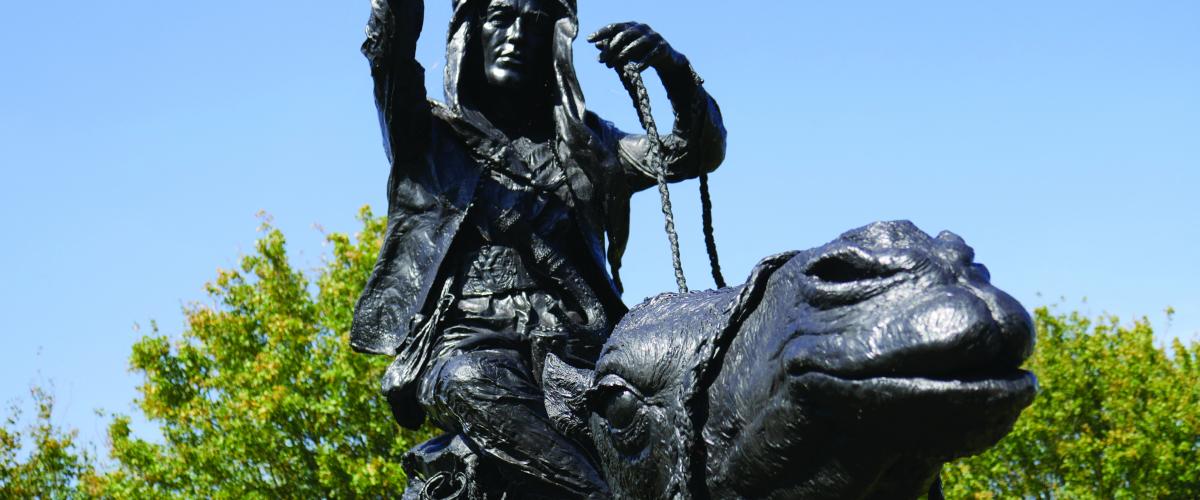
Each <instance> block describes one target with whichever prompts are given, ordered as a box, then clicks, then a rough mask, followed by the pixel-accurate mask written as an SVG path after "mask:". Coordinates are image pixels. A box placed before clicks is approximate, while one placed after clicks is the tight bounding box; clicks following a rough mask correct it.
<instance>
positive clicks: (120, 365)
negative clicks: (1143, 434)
mask: <svg viewBox="0 0 1200 500" xmlns="http://www.w3.org/2000/svg"><path fill="white" fill-rule="evenodd" d="M580 3H582V4H583V5H582V6H581V18H582V24H583V29H584V30H585V31H587V32H590V31H591V30H594V29H596V28H598V27H600V26H602V25H603V24H606V23H609V22H616V21H624V20H640V21H644V22H647V23H649V24H650V25H651V26H653V27H654V28H656V29H657V30H658V31H660V32H661V33H663V34H664V35H665V36H666V37H667V39H668V40H669V41H671V42H672V43H673V45H674V46H675V47H676V48H677V49H678V50H680V51H681V52H684V53H685V54H687V55H688V56H689V57H690V58H691V59H692V61H693V63H694V65H695V67H696V68H697V70H698V71H699V72H700V74H701V75H702V76H704V77H705V79H706V80H708V85H707V87H708V89H709V90H710V92H711V93H712V94H713V95H714V96H715V97H716V98H717V100H718V101H719V102H720V104H721V106H722V108H723V110H724V114H725V119H726V125H727V127H728V129H729V154H728V158H727V160H726V162H725V165H724V166H723V167H722V169H721V170H719V171H718V172H717V173H716V174H714V175H713V177H712V183H713V197H714V202H715V204H716V227H717V238H718V243H719V245H720V248H721V251H722V257H723V261H724V265H725V268H726V272H727V275H728V276H729V278H730V279H731V281H739V280H740V279H742V278H743V277H744V276H745V274H746V272H748V270H749V269H750V267H751V266H752V265H753V264H754V263H755V262H756V261H757V260H758V259H759V258H760V257H762V256H765V255H768V254H771V253H775V252H778V251H782V250H787V249H799V248H808V247H811V246H814V245H818V244H820V243H823V242H825V241H828V240H830V239H832V238H834V237H835V236H837V234H839V233H840V232H842V231H845V230H847V229H851V228H853V227H857V226H861V225H863V224H866V223H869V222H871V221H874V220H882V219H910V220H912V221H914V222H916V223H917V224H918V225H919V226H920V227H922V228H923V229H925V230H926V231H928V232H932V233H936V232H937V231H940V230H942V229H950V230H952V231H955V232H957V233H958V234H960V235H962V236H963V237H964V238H965V239H966V240H967V242H968V243H970V244H971V245H973V246H974V247H975V249H976V252H977V255H978V258H979V260H980V261H982V262H984V263H986V264H987V265H988V267H989V268H990V269H991V271H992V275H993V280H994V282H995V283H996V284H997V285H998V286H1000V287H1001V288H1003V289H1005V290H1008V291H1009V292H1010V293H1012V294H1013V295H1014V296H1016V297H1017V298H1018V299H1020V300H1021V301H1022V302H1023V303H1024V304H1025V305H1026V306H1028V307H1031V308H1032V307H1036V306H1040V305H1046V304H1055V303H1058V304H1062V306H1061V307H1062V308H1064V309H1079V310H1081V311H1084V312H1086V313H1089V314H1093V315H1096V314H1100V313H1104V312H1108V313H1114V314H1119V315H1120V316H1122V317H1123V318H1125V319H1127V320H1129V319H1132V318H1134V317H1139V316H1147V317H1148V318H1149V319H1150V320H1151V321H1152V322H1153V323H1154V324H1155V326H1156V327H1157V328H1158V330H1159V334H1160V340H1162V341H1164V342H1165V341H1166V340H1167V339H1169V338H1173V337H1181V338H1184V339H1187V340H1200V333H1198V332H1200V286H1197V283H1200V263H1198V262H1200V261H1198V260H1197V258H1198V257H1200V255H1198V254H1197V251H1196V248H1197V247H1200V222H1197V220H1196V217H1197V215H1200V209H1198V202H1197V196H1196V194H1195V191H1196V190H1197V188H1198V186H1200V168H1197V167H1200V31H1198V30H1197V29H1196V27H1197V26H1200V3H1197V2H1194V1H1157V2H1113V1H1100V0H1091V1H1060V2H1034V1H1010V2H960V1H955V2H952V1H929V2H884V1H871V2H868V1H863V2H801V1H796V2H779V1H770V2H768V1H744V2H737V3H731V2H716V1H709V0H702V1H698V2H697V1H692V2H684V1H680V0H656V1H654V2H637V1H633V0H603V1H589V0H583V1H581V2H580ZM427 10H428V12H427V14H428V16H427V19H426V29H425V36H424V38H423V40H422V46H421V48H420V57H421V59H422V61H423V62H424V63H425V65H426V67H427V69H428V75H429V88H430V89H431V93H432V94H433V95H435V96H440V88H441V86H440V74H441V69H442V64H441V59H442V54H441V51H442V48H443V36H444V32H445V26H446V23H447V18H448V15H449V2H448V1H447V2H430V3H429V5H428V6H427ZM366 14H367V2H366V1H365V0H363V1H353V2H351V1H339V2H330V1H315V0H297V1H293V2H282V1H277V0H270V1H261V2H235V1H229V0H215V1H209V2H162V1H149V0H124V1H121V2H81V1H77V0H67V1H62V2H44V1H38V0H13V1H9V2H5V3H4V4H3V6H0V64H2V67H3V73H2V74H0V231H2V233H0V234H3V235H4V237H3V240H2V242H0V259H2V260H0V262H3V263H4V264H5V273H4V277H3V278H0V337H2V338H3V347H2V348H0V400H3V401H9V400H15V399H21V398H24V399H26V400H27V388H28V387H29V385H30V384H31V383H40V384H47V383H50V384H52V385H53V391H54V393H55V394H56V395H57V397H58V400H59V404H60V410H61V413H60V420H59V421H60V422H62V423H64V424H67V425H70V426H73V427H78V428H80V429H81V431H82V434H83V437H84V438H85V439H96V440H99V442H103V435H104V428H105V422H106V421H105V420H104V419H101V418H98V417H96V416H95V415H94V413H93V410H94V409H97V408H103V409H105V410H108V411H110V412H122V413H131V412H134V408H133V407H132V406H131V405H130V401H131V400H132V399H133V398H134V397H135V392H134V387H135V386H136V385H137V383H138V382H139V381H138V379H137V377H135V376H133V375H131V374H129V373H127V371H126V370H127V362H126V359H127V357H128V354H129V347H130V345H131V344H132V343H133V342H134V341H135V340H136V339H138V338H139V337H140V336H141V335H143V334H144V333H145V331H146V328H143V329H142V331H140V332H139V331H138V330H137V329H136V327H135V324H141V325H143V326H145V325H148V323H149V321H150V320H152V319H154V320H157V321H158V323H159V325H160V326H161V327H162V330H163V331H164V332H166V333H171V334H177V333H178V332H179V331H181V330H182V328H183V324H182V315H181V313H180V310H181V308H182V306H183V305H184V304H187V303H190V302H193V301H204V300H206V298H205V296H204V294H203V289H202V286H203V284H204V283H205V282H206V281H208V280H210V279H212V278H213V277H214V276H215V271H216V269H217V268H218V267H227V268H228V267H233V266H235V265H236V262H237V260H238V258H239V256H240V255H242V254H244V253H247V252H249V251H251V249H252V248H253V242H254V240H255V238H256V237H257V232H256V228H257V227H258V225H259V219H258V218H256V216H255V214H256V213H257V212H259V211H266V212H267V213H269V214H271V216H272V217H273V220H274V223H275V225H277V226H278V227H280V228H281V229H283V230H284V231H285V233H286V234H287V235H288V237H289V242H290V250H291V253H292V255H293V258H294V259H295V260H296V262H298V263H299V264H300V265H301V267H303V268H305V269H315V268H317V267H319V266H320V265H321V259H322V257H323V256H324V255H325V254H326V251H327V249H326V248H325V247H324V246H323V243H322V241H323V237H322V235H321V232H320V231H318V230H317V229H315V228H314V226H315V225H319V226H320V227H322V228H324V230H325V231H339V232H351V231H354V230H355V229H356V223H355V221H354V215H355V213H356V212H357V209H358V208H359V207H360V206H362V205H364V204H370V205H371V206H373V207H376V209H377V211H379V212H382V210H383V206H384V198H383V195H384V182H385V180H386V175H387V166H386V164H385V161H384V157H383V153H382V148H381V145H380V138H379V133H378V130H377V125H376V121H375V111H374V108H373V103H372V101H371V90H370V79H369V76H368V72H367V67H366V63H365V61H364V60H363V59H362V58H361V56H360V55H359V54H358V52H357V50H358V44H359V43H360V42H361V36H362V26H363V23H364V21H365V19H366ZM576 51H577V54H576V61H577V64H578V66H579V74H580V78H581V80H582V82H583V85H584V91H585V94H586V96H587V98H588V104H589V107H590V108H592V109H594V110H596V111H597V112H599V113H600V114H601V115H603V116H605V117H607V118H609V119H611V120H614V121H616V122H617V123H618V124H619V125H621V126H623V127H625V128H626V129H627V130H634V129H635V128H636V121H635V116H634V113H633V110H632V108H631V106H630V104H629V102H628V98H627V97H626V96H625V94H624V91H623V90H622V89H621V87H620V85H619V83H618V81H617V79H616V76H615V74H614V73H612V72H611V71H610V70H608V69H607V68H604V67H603V66H601V65H599V64H597V63H595V62H594V61H595V51H594V49H592V48H591V47H589V46H586V45H585V44H584V43H582V42H580V43H578V44H577V46H576ZM651 81H652V82H653V80H651ZM654 98H655V102H656V103H657V104H658V108H659V109H658V111H659V112H660V118H659V121H660V123H669V119H670V114H669V109H668V107H667V105H666V100H665V97H664V96H663V94H662V92H660V91H658V92H655V93H654ZM664 126H665V125H664ZM673 195H674V198H675V203H676V207H677V211H678V213H677V217H678V218H679V219H680V221H681V223H680V231H681V233H682V240H683V241H682V243H683V248H684V261H685V265H686V267H687V269H688V274H689V278H690V280H691V282H692V283H693V287H694V288H696V287H704V286H710V285H711V283H710V282H709V281H708V279H707V270H706V261H705V257H704V253H703V244H702V240H701V238H700V229H699V214H698V211H697V204H698V203H697V202H696V198H697V196H696V187H695V184H694V183H685V184H682V185H678V186H677V187H675V188H674V189H673ZM660 217H661V215H660V214H659V212H658V209H657V198H656V196H655V194H654V193H653V192H648V193H645V194H643V195H639V196H638V197H637V198H636V199H635V203H634V207H633V218H634V220H633V225H632V226H633V227H632V231H633V239H632V241H631V243H630V245H629V250H628V254H627V258H626V267H625V270H624V272H623V274H624V275H625V278H626V282H627V288H628V291H627V294H626V301H627V302H630V303H636V302H639V301H640V300H641V298H642V297H645V296H647V295H651V294H653V293H656V292H659V291H666V290H670V289H672V288H673V286H674V284H673V280H672V273H671V270H670V260H669V255H668V251H667V245H666V239H665V237H664V236H663V233H662V224H661V220H660ZM1085 299H1086V300H1085ZM1167 306H1173V307H1175V308H1176V309H1177V310H1178V313H1177V314H1176V315H1175V317H1174V319H1173V320H1172V321H1170V322H1168V321H1167V319H1166V315H1165V314H1164V312H1163V310H1164V309H1165V308H1166V307H1167ZM364 383H371V384H374V382H373V381H364ZM381 418H386V416H381Z"/></svg>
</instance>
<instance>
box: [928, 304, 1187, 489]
mask: <svg viewBox="0 0 1200 500" xmlns="http://www.w3.org/2000/svg"><path fill="white" fill-rule="evenodd" d="M1034 321H1035V323H1036V324H1037V331H1038V345H1037V349H1036V350H1035V352H1034V355H1033V357H1032V358H1031V359H1030V360H1029V362H1028V369H1030V370H1032V371H1033V372H1034V373H1036V374H1037V376H1038V383H1039V387H1040V392H1039V393H1038V397H1037V399H1036V400H1035V401H1034V403H1033V405H1032V406H1030V407H1029V408H1028V409H1026V410H1025V412H1024V413H1023V414H1022V415H1021V418H1020V420H1018V421H1017V424H1016V426H1015V428H1014V429H1013V432H1012V434H1009V435H1008V436H1007V437H1005V438H1004V439H1003V440H1002V441H1000V443H999V444H998V445H997V446H996V447H995V448H992V449H991V450H989V451H988V452H987V453H985V454H982V455H979V456H976V457H972V458H969V459H966V460H962V461H959V462H956V463H953V464H950V465H947V467H946V469H945V473H944V480H945V485H946V493H947V495H946V496H947V498H1097V499H1122V498H1179V499H1194V498H1200V344H1192V345H1191V346H1190V347H1189V346H1185V345H1184V344H1183V343H1181V342H1180V341H1178V340H1175V341H1174V342H1173V344H1172V346H1171V351H1170V352H1167V351H1166V350H1164V349H1161V348H1159V347H1156V346H1155V344H1154V331H1153V330H1152V329H1151V327H1150V324H1149V323H1148V322H1147V321H1146V320H1144V319H1143V320H1141V321H1138V322H1136V323H1134V324H1133V325H1132V326H1129V327H1126V326H1122V325H1121V324H1120V322H1119V321H1118V320H1117V318H1113V317H1107V318H1101V319H1099V320H1096V321H1092V320H1090V319H1087V318H1084V317H1081V316H1080V315H1079V314H1078V313H1071V314H1052V313H1051V312H1050V311H1049V310H1048V309H1045V308H1042V309H1038V310H1037V311H1036V312H1035V316H1034Z"/></svg>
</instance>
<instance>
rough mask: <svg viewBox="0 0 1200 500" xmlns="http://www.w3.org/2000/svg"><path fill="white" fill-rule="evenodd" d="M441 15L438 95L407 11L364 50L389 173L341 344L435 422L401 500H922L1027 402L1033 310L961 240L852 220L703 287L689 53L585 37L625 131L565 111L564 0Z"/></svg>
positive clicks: (379, 3)
mask: <svg viewBox="0 0 1200 500" xmlns="http://www.w3.org/2000/svg"><path fill="white" fill-rule="evenodd" d="M452 6H453V17H452V20H451V23H450V28H449V33H448V36H447V43H446V65H445V78H444V84H445V89H444V100H443V101H442V102H438V101H434V100H430V99H429V98H428V96H427V93H426V89H425V74H424V69H423V67H422V66H421V64H420V63H418V62H417V60H416V47H417V40H418V38H419V36H420V33H421V27H422V24H423V22H424V2H423V1H422V0H372V2H371V17H370V20H369V23H368V26H367V40H366V42H365V43H364V44H363V53H364V54H365V55H366V56H367V59H368V60H369V61H370V67H371V75H372V77H373V79H374V91H375V101H376V104H377V107H378V110H379V121H380V126H381V128H382V130H383V140H384V147H385V150H386V152H387V156H388V159H389V161H390V163H391V172H390V174H389V176H388V181H387V200H388V212H387V217H388V225H387V230H386V236H385V238H384V241H383V247H382V249H381V252H380V255H379V259H378V261H377V263H376V265H375V268H374V270H373V271H372V274H371V277H370V279H369V280H368V281H367V284H366V287H365V289H364V291H363V293H362V296H361V298H360V299H359V301H358V304H357V306H356V308H355V312H354V321H353V326H352V329H351V343H352V345H353V347H354V348H355V349H356V350H358V351H362V352H366V353H372V354H383V355H389V356H393V357H394V361H393V362H392V364H391V365H390V366H389V367H388V369H387V371H386V372H385V374H384V376H383V381H382V390H383V394H384V395H385V396H386V397H387V400H388V403H389V406H390V407H391V410H392V414H393V417H394V418H395V420H396V422H398V423H399V424H400V425H403V426H405V427H409V428H417V427H420V426H421V425H423V424H424V423H425V422H426V421H427V420H429V421H431V422H432V423H433V424H434V425H436V426H437V427H439V428H440V429H442V430H444V431H446V434H445V435H443V436H441V437H438V438H435V439H433V440H431V441H429V442H427V443H425V444H423V445H421V446H418V447H416V448H414V449H413V450H411V451H410V452H409V453H408V454H407V455H406V457H405V459H404V460H405V463H404V466H405V470H406V471H407V472H408V473H409V487H408V490H407V491H406V492H405V493H404V498H406V499H418V498H420V499H425V498H464V499H472V500H475V499H515V498H532V499H542V498H546V499H549V498H554V499H559V498H612V497H617V498H675V499H691V498H916V497H918V496H920V495H925V494H928V495H929V497H930V498H941V493H940V491H941V490H940V482H939V481H940V479H939V474H940V471H941V467H942V464H944V463H945V462H947V461H948V460H952V459H954V458H957V457H961V456H966V455H970V454H973V453H978V452H980V451H982V450H984V449H986V448H987V447H990V446H992V445H993V444H995V443H996V441H998V440H999V439H1000V438H1001V437H1003V436H1004V435H1005V434H1006V433H1008V432H1009V430H1011V428H1012V425H1013V423H1014V422H1015V421H1016V419H1017V417H1018V415H1019V414H1020V412H1021V410H1022V409H1023V408H1025V407H1026V406H1028V405H1029V404H1030V403H1031V402H1032V400H1033V397H1034V394H1035V393H1036V381H1035V379H1034V377H1033V375H1032V374H1030V373H1028V372H1025V371H1022V370H1020V366H1021V364H1022V362H1023V361H1024V360H1025V359H1026V358H1027V357H1028V356H1029V354H1030V352H1031V349H1032V343H1033V330H1032V324H1031V321H1030V319H1029V315H1028V313H1027V312H1026V311H1025V310H1024V308H1022V307H1021V305H1020V304H1019V303H1017V302H1016V301H1015V300H1013V299H1012V297H1010V296H1008V295H1007V294H1005V293H1004V292H1002V291H1000V290H998V289H996V288H994V287H993V286H992V285H991V284H990V274H989V273H988V271H987V269H986V268H985V267H983V266H982V265H981V264H978V263H976V262H975V261H974V252H973V250H972V249H971V248H970V247H969V246H967V245H966V243H965V242H964V241H963V240H962V239H961V238H959V237H958V236H956V235H954V234H953V233H949V232H943V233H942V234H940V235H938V236H937V237H931V236H929V235H928V234H925V233H924V232H922V231H920V230H919V229H917V228H916V226H914V225H912V224H911V223H908V222H904V221H899V222H882V223H875V224H872V225H869V226H865V227H863V228H860V229H857V230H854V231H850V232H847V233H846V234H843V235H842V236H841V237H840V238H838V239H837V240H834V241H833V242H831V243H829V244H826V245H824V246H822V247H818V248H814V249H811V250H807V251H803V252H788V253H784V254H778V255H775V256H771V257H767V258H766V259H764V260H763V261H762V262H761V263H760V264H759V265H758V266H757V267H755V269H754V270H753V271H752V272H751V274H750V278H749V279H748V280H747V282H746V283H744V284H741V285H737V286H733V287H726V286H725V285H724V283H723V279H722V278H721V277H720V272H719V266H718V265H717V262H716V254H715V244H713V242H712V238H711V225H710V224H709V221H710V217H709V214H708V208H707V207H708V200H707V188H706V187H707V177H706V176H707V174H708V173H709V172H712V171H713V170H715V169H716V168H717V167H718V166H720V164H721V162H722V161H723V159H724V157H725V128H724V125H723V123H722V119H721V111H720V109H719V108H718V107H717V104H716V102H715V101H714V100H713V98H712V97H711V96H709V95H708V93H707V92H706V91H705V89H704V86H703V81H702V80H701V79H700V77H699V76H698V75H697V73H696V72H695V70H694V69H693V68H692V65H691V63H690V62H689V61H688V59H687V58H686V57H685V56H684V55H683V54H681V53H680V52H678V51H677V50H676V49H675V48H674V47H672V46H671V44H669V43H667V41H666V40H665V39H664V38H663V37H662V36H661V35H659V34H658V33H656V32H655V31H654V30H652V29H650V27H648V26H646V25H645V24H641V23H636V22H626V23H617V24H610V25H607V26H605V27H603V28H601V29H600V30H598V31H596V32H595V33H593V34H591V35H590V36H588V37H587V40H588V41H589V42H591V43H592V44H594V45H595V46H596V48H597V49H599V59H600V61H601V62H602V63H604V64H606V65H608V66H609V67H612V68H614V69H616V70H618V72H620V73H621V75H622V78H623V82H624V83H625V85H626V89H627V90H629V91H630V94H631V96H633V97H634V99H635V101H636V104H637V110H638V114H639V117H640V118H641V119H642V125H643V127H644V128H645V129H646V130H645V132H646V133H644V134H642V133H627V132H624V131H621V130H619V129H618V128H616V127H615V126H614V125H613V124H612V123H610V122H608V121H605V120H603V119H602V118H600V117H599V116H597V115H596V114H595V113H593V112H591V111H588V110H587V108H586V106H585V104H584V98H583V92H582V90H581V89H580V85H579V81H578V79H577V78H576V75H575V66H574V56H573V53H572V49H573V42H574V41H575V39H576V37H577V35H578V30H579V21H578V18H577V11H576V2H575V0H452ZM648 69H653V70H654V71H655V72H657V74H658V76H659V77H660V80H661V81H662V84H663V86H664V87H665V88H666V94H667V96H668V98H669V99H670V104H671V107H672V108H673V110H674V112H675V123H674V127H673V129H672V131H671V133H669V134H664V135H661V136H660V135H659V134H658V131H657V129H656V127H655V125H654V124H653V117H652V114H651V113H650V110H649V99H648V97H647V93H646V90H645V88H644V86H642V83H641V78H640V76H639V75H640V73H641V72H643V71H645V70H648ZM692 178H699V179H700V181H701V182H700V185H701V194H702V202H703V204H704V205H705V217H706V221H705V222H706V224H705V226H706V227H705V230H706V233H707V234H706V236H708V241H707V243H708V247H709V253H710V259H711V261H712V264H713V274H714V278H715V281H716V282H717V284H718V287H719V289H718V290H711V291H703V292H695V293H682V292H686V283H685V281H684V279H683V276H682V269H681V266H680V265H679V263H678V260H679V259H678V241H677V238H676V237H675V235H674V228H673V217H672V216H671V210H670V203H669V195H668V192H667V186H666V185H667V183H668V182H678V181H682V180H685V179H692ZM656 185H657V186H658V188H659V192H660V195H661V196H662V197H663V213H664V215H665V216H666V219H667V232H668V236H670V239H671V242H672V250H673V253H674V257H675V259H674V261H675V262H674V263H675V268H676V279H677V281H678V284H679V288H680V291H681V293H679V294H663V295H660V296H658V297H655V298H653V299H651V300H649V301H647V302H645V303H643V304H642V305H640V306H638V307H636V308H634V309H633V310H632V311H631V310H629V309H628V308H627V307H626V306H625V304H624V303H623V302H622V300H621V292H622V286H621V279H620V269H621V258H622V255H623V253H624V251H625V247H626V243H627V240H628V236H629V217H630V213H629V208H630V197H631V196H632V195H633V194H634V193H637V192H639V191H642V190H645V189H647V188H651V187H654V186H656Z"/></svg>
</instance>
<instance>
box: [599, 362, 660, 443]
mask: <svg viewBox="0 0 1200 500" xmlns="http://www.w3.org/2000/svg"><path fill="white" fill-rule="evenodd" d="M596 389H597V392H596V394H595V395H594V396H593V398H594V399H593V405H594V406H593V408H594V409H595V411H596V413H597V414H599V415H600V416H601V417H604V420H605V421H607V422H608V433H609V436H610V437H611V438H612V444H613V447H614V448H616V450H617V451H619V452H621V453H623V454H625V455H636V454H638V453H640V452H641V451H642V450H643V449H644V448H645V445H646V439H645V438H646V433H647V431H648V428H647V416H646V403H645V401H644V400H643V399H642V396H641V395H640V394H638V393H637V391H636V390H634V389H633V388H631V387H630V386H629V385H627V384H626V383H625V381H624V380H621V379H620V378H619V377H615V376H609V377H605V378H604V379H602V380H601V381H600V383H599V384H598V386H597V388H596Z"/></svg>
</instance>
